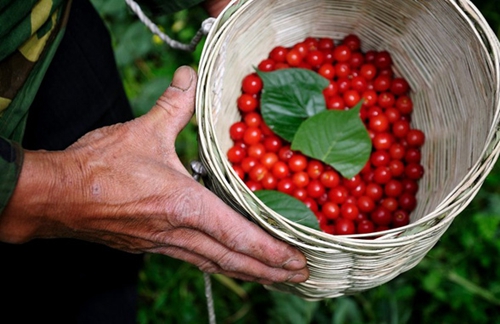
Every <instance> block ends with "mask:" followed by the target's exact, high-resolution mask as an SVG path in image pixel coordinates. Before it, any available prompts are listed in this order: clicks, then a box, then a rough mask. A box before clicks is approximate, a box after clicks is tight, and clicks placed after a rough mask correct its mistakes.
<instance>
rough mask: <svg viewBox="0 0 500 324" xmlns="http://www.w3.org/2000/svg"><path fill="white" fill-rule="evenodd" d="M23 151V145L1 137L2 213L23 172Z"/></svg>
mask: <svg viewBox="0 0 500 324" xmlns="http://www.w3.org/2000/svg"><path fill="white" fill-rule="evenodd" d="M22 161H23V151H22V149H21V146H20V145H18V144H17V143H15V142H11V141H9V140H7V139H5V138H3V137H0V174H1V175H2V176H1V177H0V215H1V214H2V211H3V210H4V208H5V206H7V202H8V201H9V199H10V196H12V193H13V192H14V188H15V187H16V184H17V179H18V178H19V173H20V172H21V166H22Z"/></svg>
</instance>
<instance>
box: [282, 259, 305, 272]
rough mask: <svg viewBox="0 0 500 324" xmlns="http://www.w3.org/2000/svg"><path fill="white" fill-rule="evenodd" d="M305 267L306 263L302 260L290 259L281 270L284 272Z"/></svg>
mask: <svg viewBox="0 0 500 324" xmlns="http://www.w3.org/2000/svg"><path fill="white" fill-rule="evenodd" d="M305 267H306V263H305V262H304V261H303V260H297V259H290V260H288V261H287V262H285V263H284V264H283V269H286V270H300V269H304V268H305Z"/></svg>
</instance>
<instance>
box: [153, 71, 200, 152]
mask: <svg viewBox="0 0 500 324" xmlns="http://www.w3.org/2000/svg"><path fill="white" fill-rule="evenodd" d="M195 92H196V73H195V71H194V70H193V69H192V68H191V67H189V66H181V67H179V68H178V69H177V71H175V73H174V76H173V79H172V83H171V84H170V86H169V87H168V88H167V90H165V92H164V93H163V94H162V95H161V96H160V98H159V99H158V100H157V101H156V104H155V106H154V107H153V108H152V109H151V111H150V112H149V113H148V114H147V118H150V119H152V120H154V121H155V122H158V123H160V124H161V125H160V126H159V128H158V129H159V130H160V132H161V133H162V136H165V137H166V138H167V139H168V140H169V141H170V142H172V143H173V142H174V141H175V138H176V137H177V135H178V134H179V133H180V132H181V130H182V129H183V128H184V127H185V126H186V125H187V124H188V122H189V121H190V119H191V117H192V116H193V114H194V100H195Z"/></svg>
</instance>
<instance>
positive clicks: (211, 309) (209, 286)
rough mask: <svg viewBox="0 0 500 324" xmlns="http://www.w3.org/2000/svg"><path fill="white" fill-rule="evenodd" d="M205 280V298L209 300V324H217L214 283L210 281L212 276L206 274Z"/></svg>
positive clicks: (204, 275) (204, 274)
mask: <svg viewBox="0 0 500 324" xmlns="http://www.w3.org/2000/svg"><path fill="white" fill-rule="evenodd" d="M203 279H204V280H205V296H206V298H207V308H208V322H209V323H210V324H216V320H215V310H214V298H213V295H212V282H211V281H210V275H209V274H208V273H206V272H204V273H203Z"/></svg>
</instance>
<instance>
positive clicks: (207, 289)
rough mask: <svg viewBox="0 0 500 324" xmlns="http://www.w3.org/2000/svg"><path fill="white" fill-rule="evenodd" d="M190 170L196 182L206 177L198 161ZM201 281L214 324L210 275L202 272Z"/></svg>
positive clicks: (205, 172)
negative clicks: (203, 283) (203, 284)
mask: <svg viewBox="0 0 500 324" xmlns="http://www.w3.org/2000/svg"><path fill="white" fill-rule="evenodd" d="M191 170H192V171H193V178H194V179H195V180H196V181H199V180H200V179H201V177H202V176H204V175H205V176H206V175H207V171H206V169H205V167H204V166H203V164H202V163H201V162H200V161H192V162H191ZM203 280H204V281H205V297H206V298H207V309H208V320H209V323H210V324H216V320H215V309H214V298H213V294H212V282H211V281H210V275H209V274H208V273H206V272H204V273H203Z"/></svg>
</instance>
